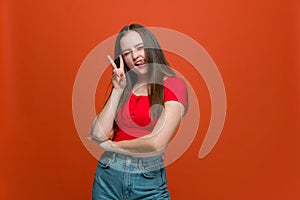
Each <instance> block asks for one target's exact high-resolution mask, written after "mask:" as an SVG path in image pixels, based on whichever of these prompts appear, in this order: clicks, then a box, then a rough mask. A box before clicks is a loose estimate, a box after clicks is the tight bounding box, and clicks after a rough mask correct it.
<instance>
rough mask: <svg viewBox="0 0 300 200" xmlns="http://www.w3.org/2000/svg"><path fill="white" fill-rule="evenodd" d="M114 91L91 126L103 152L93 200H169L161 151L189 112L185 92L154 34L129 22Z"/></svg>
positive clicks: (119, 46) (118, 49) (121, 38)
mask: <svg viewBox="0 0 300 200" xmlns="http://www.w3.org/2000/svg"><path fill="white" fill-rule="evenodd" d="M108 58H109V60H110V62H111V64H112V66H113V68H114V70H113V75H112V84H113V89H112V92H111V95H110V97H109V99H108V100H107V102H106V104H105V105H104V107H103V109H102V111H101V112H100V114H99V115H98V116H97V117H96V119H95V120H94V122H93V125H92V130H91V134H92V136H93V137H92V138H91V140H92V141H94V142H96V143H98V144H99V146H100V147H101V148H103V149H104V150H105V152H104V153H103V155H102V156H101V158H100V160H99V162H98V166H97V170H96V173H95V178H94V185H93V193H92V196H93V200H98V199H99V200H100V199H101V200H105V199H109V200H112V199H116V200H120V199H143V200H147V199H155V200H157V199H170V195H169V192H168V190H167V183H166V182H167V181H166V173H165V167H164V162H163V156H162V155H163V152H164V150H165V148H166V146H167V144H168V142H169V141H170V139H171V138H172V136H173V134H174V132H175V131H176V129H177V127H178V125H179V123H180V121H181V118H182V116H183V115H184V113H185V112H186V110H187V90H186V86H185V83H184V82H183V80H182V79H180V78H179V77H177V76H176V74H175V73H174V71H173V70H172V69H171V68H170V67H169V65H168V63H167V61H166V58H165V56H164V54H163V51H162V50H161V48H160V45H159V44H158V42H157V40H156V38H155V37H154V35H153V34H152V33H151V32H150V31H149V30H148V29H147V28H145V27H143V26H141V25H138V24H131V25H129V26H126V27H124V28H123V29H122V30H121V31H120V33H119V34H118V36H117V39H116V44H115V58H117V61H116V62H114V61H113V60H112V59H111V58H110V57H109V56H108Z"/></svg>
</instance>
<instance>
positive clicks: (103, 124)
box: [91, 89, 123, 141]
mask: <svg viewBox="0 0 300 200" xmlns="http://www.w3.org/2000/svg"><path fill="white" fill-rule="evenodd" d="M122 93H123V91H122V90H118V89H113V90H112V92H111V95H110V97H109V99H108V101H107V102H106V104H105V106H104V107H103V109H102V111H101V112H100V113H99V114H98V115H97V116H96V118H95V119H94V121H93V124H92V130H91V134H92V135H93V136H94V137H95V138H96V139H98V140H100V141H102V140H106V139H107V138H109V137H111V135H112V134H113V124H114V120H115V116H116V112H117V107H118V103H119V100H120V98H121V95H122Z"/></svg>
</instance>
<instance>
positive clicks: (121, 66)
mask: <svg viewBox="0 0 300 200" xmlns="http://www.w3.org/2000/svg"><path fill="white" fill-rule="evenodd" d="M119 59H120V69H121V70H122V71H123V72H124V61H123V57H122V55H119Z"/></svg>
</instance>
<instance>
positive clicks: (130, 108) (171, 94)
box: [113, 77, 187, 141]
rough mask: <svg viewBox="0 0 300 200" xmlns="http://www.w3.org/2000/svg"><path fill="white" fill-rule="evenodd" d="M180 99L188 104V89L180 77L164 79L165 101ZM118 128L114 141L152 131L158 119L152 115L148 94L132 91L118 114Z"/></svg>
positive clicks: (132, 137) (185, 104)
mask: <svg viewBox="0 0 300 200" xmlns="http://www.w3.org/2000/svg"><path fill="white" fill-rule="evenodd" d="M166 101H178V102H180V103H182V104H183V106H184V107H185V108H186V106H187V89H186V85H185V83H184V82H183V80H182V79H181V78H179V77H169V78H167V79H166V80H165V81H164V102H166ZM116 122H117V130H116V133H115V135H114V138H113V140H114V141H121V140H131V139H135V138H138V137H142V136H144V135H147V134H149V133H151V131H152V130H153V128H154V126H155V124H156V120H155V119H151V117H150V102H149V98H148V96H137V95H135V94H133V93H131V95H130V97H129V100H128V101H127V102H126V103H125V104H124V106H123V107H122V108H121V109H120V110H119V112H118V114H117V119H116Z"/></svg>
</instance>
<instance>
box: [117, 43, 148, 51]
mask: <svg viewBox="0 0 300 200" xmlns="http://www.w3.org/2000/svg"><path fill="white" fill-rule="evenodd" d="M140 45H144V43H143V42H141V43H138V44H136V45H134V48H136V47H138V46H140ZM129 50H130V49H124V50H123V51H122V53H124V52H125V51H129Z"/></svg>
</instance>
